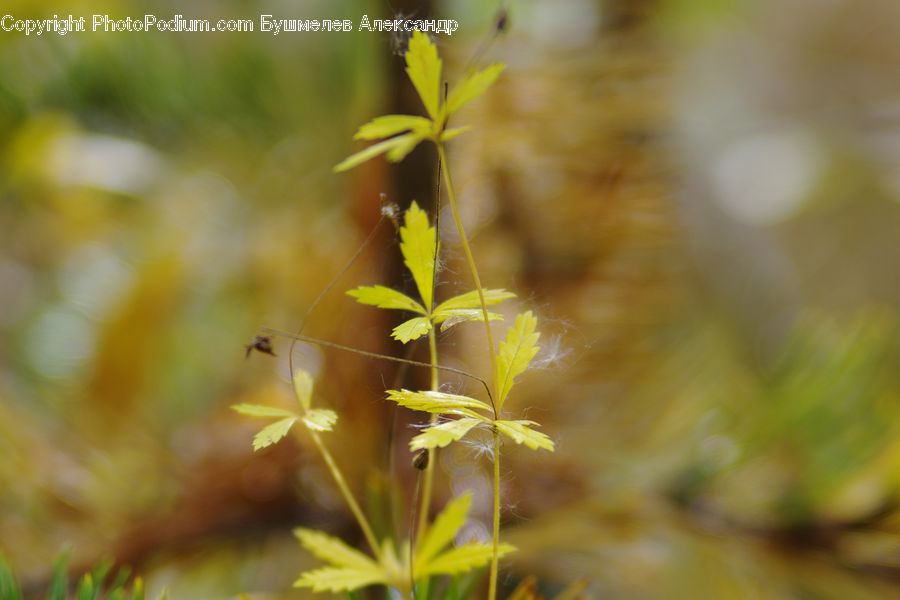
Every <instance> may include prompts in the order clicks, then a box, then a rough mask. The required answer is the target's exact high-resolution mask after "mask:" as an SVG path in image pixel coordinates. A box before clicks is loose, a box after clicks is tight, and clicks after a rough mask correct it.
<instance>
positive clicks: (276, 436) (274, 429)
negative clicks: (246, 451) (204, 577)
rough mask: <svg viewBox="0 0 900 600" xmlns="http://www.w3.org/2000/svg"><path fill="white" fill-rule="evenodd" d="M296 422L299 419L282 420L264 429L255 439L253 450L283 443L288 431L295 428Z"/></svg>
mask: <svg viewBox="0 0 900 600" xmlns="http://www.w3.org/2000/svg"><path fill="white" fill-rule="evenodd" d="M296 422H297V417H288V418H287V419H281V420H280V421H275V422H274V423H272V424H271V425H267V426H265V427H263V429H262V430H261V431H260V432H259V433H257V434H256V436H254V438H253V450H262V449H263V448H266V447H268V446H271V445H272V444H275V443H278V442H279V441H281V438H283V437H284V436H286V435H287V434H288V431H290V430H291V427H293V425H294V423H296Z"/></svg>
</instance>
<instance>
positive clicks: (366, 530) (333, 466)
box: [309, 430, 381, 561]
mask: <svg viewBox="0 0 900 600" xmlns="http://www.w3.org/2000/svg"><path fill="white" fill-rule="evenodd" d="M309 434H310V435H311V436H312V439H313V441H314V442H315V444H316V448H318V449H319V453H320V454H321V455H322V458H323V459H324V460H325V464H326V465H327V466H328V470H329V471H331V476H332V477H333V478H334V481H335V483H337V486H338V488H339V489H340V490H341V494H342V495H343V496H344V500H345V501H346V502H347V506H349V507H350V512H352V513H353V516H354V517H356V521H357V523H359V528H360V529H362V532H363V535H364V536H365V538H366V542H368V544H369V547H370V548H371V549H372V553H373V554H375V557H376V558H377V559H378V560H379V561H381V548H379V547H378V540H376V539H375V533H374V532H373V531H372V526H371V525H369V521H368V519H366V515H364V514H363V511H362V509H361V508H360V507H359V504H358V503H357V502H356V498H354V497H353V492H352V491H350V486H348V485H347V480H346V479H344V475H343V473H341V469H340V467H338V465H337V463H336V462H335V461H334V457H333V456H331V452H329V451H328V448H327V447H326V446H325V443H324V442H323V441H322V438H321V437H319V434H318V433H316V432H315V431H312V430H310V432H309Z"/></svg>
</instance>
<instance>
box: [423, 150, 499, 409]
mask: <svg viewBox="0 0 900 600" xmlns="http://www.w3.org/2000/svg"><path fill="white" fill-rule="evenodd" d="M437 149H438V156H440V159H441V162H442V163H443V165H444V168H443V169H442V172H443V174H444V183H445V184H446V187H447V198H448V199H449V200H450V208H451V210H452V211H453V220H454V221H456V230H457V231H458V232H459V239H460V242H461V243H462V247H463V253H464V254H465V255H466V262H467V263H468V265H469V272H470V273H471V274H472V280H473V281H474V283H475V289H476V290H477V291H478V301H479V302H480V303H481V313H482V316H483V317H484V329H485V333H487V341H488V356H489V357H490V360H491V375H492V376H494V374H495V373H496V372H497V364H496V363H497V359H496V358H495V357H494V334H493V333H492V332H491V321H490V319H489V318H488V309H487V303H486V302H485V301H484V288H482V287H481V278H480V277H478V267H477V266H476V265H475V257H474V256H473V255H472V248H470V247H469V238H468V236H466V230H465V228H463V224H462V219H461V218H460V216H459V207H458V206H457V203H456V189H455V188H454V187H453V180H452V179H451V177H450V165H449V164H448V163H447V153H446V151H445V150H444V144H442V143H440V142H439V143H438V144H437ZM495 392H496V390H495ZM498 397H499V396H498ZM494 408H495V411H494V412H495V413H496V407H494ZM494 418H499V415H497V414H494Z"/></svg>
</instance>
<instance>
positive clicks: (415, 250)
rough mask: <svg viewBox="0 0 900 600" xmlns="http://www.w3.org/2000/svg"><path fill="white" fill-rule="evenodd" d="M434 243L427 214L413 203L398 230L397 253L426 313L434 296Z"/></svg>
mask: <svg viewBox="0 0 900 600" xmlns="http://www.w3.org/2000/svg"><path fill="white" fill-rule="evenodd" d="M436 244H437V231H435V228H434V227H432V226H431V225H429V224H428V214H427V213H426V212H425V211H424V210H422V209H421V208H419V205H418V204H416V201H415V200H413V202H412V204H411V205H410V206H409V208H408V209H407V210H406V214H405V215H404V219H403V227H401V228H400V252H402V253H403V263H404V264H405V265H406V268H407V269H409V272H410V273H412V276H413V280H415V282H416V287H417V288H418V290H419V296H421V298H422V302H423V304H424V305H425V308H426V309H427V310H431V302H432V296H433V293H434V257H435V254H434V253H435V251H436V250H437V245H436Z"/></svg>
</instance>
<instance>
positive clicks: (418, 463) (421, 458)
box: [412, 450, 428, 471]
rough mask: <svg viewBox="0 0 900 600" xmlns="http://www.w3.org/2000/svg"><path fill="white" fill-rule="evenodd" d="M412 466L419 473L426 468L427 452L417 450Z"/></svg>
mask: <svg viewBox="0 0 900 600" xmlns="http://www.w3.org/2000/svg"><path fill="white" fill-rule="evenodd" d="M412 465H413V466H414V467H415V468H416V469H417V470H419V471H424V470H425V469H427V468H428V450H419V451H418V452H416V454H415V456H413V459H412Z"/></svg>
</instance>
